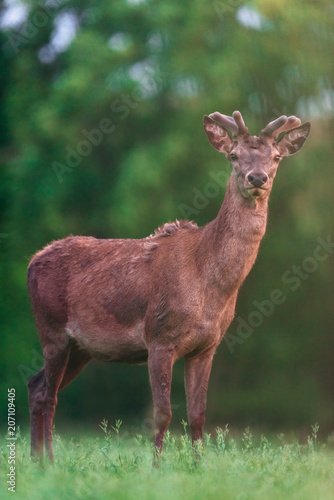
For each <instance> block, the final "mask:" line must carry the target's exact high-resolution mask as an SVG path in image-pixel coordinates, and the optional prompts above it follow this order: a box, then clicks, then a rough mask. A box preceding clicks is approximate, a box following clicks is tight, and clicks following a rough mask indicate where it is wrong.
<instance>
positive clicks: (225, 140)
mask: <svg viewBox="0 0 334 500" xmlns="http://www.w3.org/2000/svg"><path fill="white" fill-rule="evenodd" d="M203 124H204V130H205V132H206V135H207V136H208V139H209V141H210V143H211V145H212V146H213V147H214V148H215V149H217V151H220V152H221V153H228V152H229V151H230V150H231V148H232V145H233V141H232V139H231V138H230V136H229V135H228V133H227V132H226V130H225V129H224V128H223V127H222V126H221V125H218V123H216V122H215V121H214V120H212V119H211V118H209V117H208V116H206V115H205V116H204V118H203Z"/></svg>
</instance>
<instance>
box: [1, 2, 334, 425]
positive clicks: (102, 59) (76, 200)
mask: <svg viewBox="0 0 334 500" xmlns="http://www.w3.org/2000/svg"><path fill="white" fill-rule="evenodd" d="M51 3H52V2H49V3H48V6H46V7H45V8H44V10H43V8H42V7H41V6H42V4H43V2H40V1H33V2H29V13H28V17H27V19H26V20H25V21H24V22H23V23H22V24H21V25H18V26H16V27H13V28H10V27H8V28H3V29H2V30H1V31H0V47H1V52H0V69H1V71H0V74H1V78H2V86H1V95H0V97H1V99H2V103H3V104H2V107H1V111H0V117H1V120H0V128H1V134H0V144H1V149H2V154H1V159H0V164H1V165H0V168H1V174H0V175H1V181H0V259H1V268H0V294H1V301H0V318H1V336H0V380H1V382H0V400H1V406H0V408H1V416H3V417H5V415H6V413H5V412H6V406H5V404H4V397H5V395H6V394H7V387H8V386H10V387H11V386H15V387H16V390H17V398H18V402H19V412H20V415H19V417H20V419H21V423H22V424H23V425H24V424H25V423H27V420H28V408H27V397H26V387H25V385H26V381H27V378H28V377H29V375H32V374H33V373H34V372H36V371H37V370H38V369H39V368H40V367H41V358H40V349H39V345H38V338H37V335H36V333H35V327H34V323H33V320H32V315H31V311H30V306H29V303H28V297H27V293H26V288H25V279H26V277H25V274H26V267H27V264H28V261H29V258H30V257H31V255H32V254H33V253H34V252H35V251H37V250H38V249H40V248H41V247H43V246H44V245H46V244H47V243H48V242H49V241H50V240H53V239H57V238H62V237H65V236H67V235H68V234H84V235H93V236H96V237H129V238H132V237H142V236H146V235H148V234H150V233H151V232H152V231H153V230H154V229H155V227H157V226H158V225H160V224H161V223H163V222H166V221H168V220H173V219H176V218H182V217H183V214H184V207H185V206H186V207H187V210H186V213H187V214H189V218H190V219H194V220H195V221H196V222H198V223H199V224H200V225H203V224H206V223H207V222H208V221H210V220H212V219H213V218H214V217H215V216H216V214H217V212H218V210H219V207H220V204H221V202H222V199H223V195H224V193H223V189H222V185H221V184H219V185H216V188H217V189H216V193H217V194H216V195H214V196H211V195H206V194H205V193H208V192H210V191H208V183H212V175H213V176H215V175H218V174H220V173H221V172H222V170H223V171H224V172H226V171H229V170H228V169H229V167H227V165H226V161H225V159H224V158H222V157H220V156H219V155H218V154H217V153H216V152H215V151H214V150H213V149H212V148H210V145H209V144H208V142H207V139H206V137H205V134H204V132H203V129H202V123H201V122H202V116H203V115H204V114H205V113H209V112H212V111H215V110H219V111H221V112H223V113H226V114H231V112H232V111H233V110H234V109H240V110H241V111H242V113H243V115H244V117H245V120H246V122H247V125H248V126H249V128H250V131H251V133H254V134H255V133H258V132H259V131H260V130H261V128H263V126H264V125H265V124H266V123H267V122H268V121H269V120H272V119H273V118H275V117H276V116H278V115H281V114H283V113H286V114H294V113H295V114H297V115H298V116H300V117H301V118H302V119H303V121H306V120H310V121H311V122H312V130H311V136H310V138H309V140H308V141H307V143H306V145H305V147H304V148H303V150H302V151H301V152H300V153H299V154H298V155H297V156H296V157H294V158H289V159H286V160H285V161H284V162H283V164H282V165H281V167H280V169H279V172H278V175H277V179H276V181H275V185H274V189H273V193H272V196H271V203H270V221H269V226H268V231H267V236H266V238H265V240H264V241H263V244H262V247H261V250H260V254H259V257H258V260H257V263H256V265H255V267H254V269H253V271H252V273H251V275H250V276H249V278H248V279H247V282H246V283H245V285H244V287H243V288H242V290H241V292H240V296H239V302H238V306H237V313H236V319H235V322H234V323H233V324H232V325H231V327H230V329H229V333H230V334H231V335H232V336H233V338H234V340H236V342H234V343H233V345H232V347H233V349H230V348H229V347H231V344H228V343H227V342H224V341H223V344H222V347H221V348H220V349H219V351H218V353H217V356H216V358H215V363H214V367H213V372H212V379H211V385H210V390H209V398H208V419H207V421H208V423H211V424H213V425H222V423H223V422H226V421H227V420H228V421H233V423H235V424H238V425H240V426H247V425H255V426H262V425H267V426H268V427H269V428H271V429H274V428H275V429H277V428H282V427H291V426H305V425H306V424H307V425H309V423H310V422H311V421H316V420H318V421H319V422H320V424H321V425H322V426H330V425H332V416H333V394H334V390H333V389H334V387H333V382H332V381H333V380H334V373H333V366H334V364H333V356H334V351H333V340H332V337H333V302H332V300H333V299H332V291H333V284H332V277H333V253H327V254H326V253H325V251H324V250H322V256H324V259H323V260H321V261H316V262H315V264H314V266H315V268H314V270H311V271H309V272H308V271H305V267H306V268H308V269H312V262H313V261H312V258H314V257H313V256H314V252H315V249H316V248H317V245H318V242H317V238H318V237H321V238H323V239H324V240H326V239H327V238H328V237H330V238H331V239H332V241H333V240H334V236H333V235H334V232H333V204H332V201H333V193H332V191H333V187H332V186H333V184H334V171H333V166H332V157H333V140H332V137H333V124H334V122H333V108H334V100H333V95H334V93H333V81H334V66H333V64H332V57H333V54H332V33H333V28H334V26H333V19H334V18H333V15H332V13H333V5H332V2H331V1H330V0H322V1H321V2H314V1H313V0H303V1H302V0H299V1H295V2H291V1H288V0H275V1H271V2H267V1H264V0H253V1H240V2H238V1H232V0H231V1H225V0H224V1H220V0H218V1H208V0H204V1H193V2H179V1H177V0H164V1H163V2H154V1H152V0H146V1H145V0H144V1H140V2H132V1H125V0H119V1H113V2H105V1H102V0H96V1H94V2H90V1H87V0H85V1H78V0H70V1H67V2H53V3H52V5H53V6H52V7H50V4H51ZM1 9H2V10H5V7H4V6H2V7H1ZM41 12H42V15H44V16H46V18H47V22H46V23H45V25H44V26H42V27H40V28H37V29H35V32H34V34H32V35H30V36H25V37H24V34H25V33H26V31H25V30H27V29H28V28H30V33H32V31H31V28H34V27H35V28H36V16H37V15H41ZM43 13H44V14H43ZM64 16H65V17H64ZM66 16H72V21H73V19H74V20H75V23H76V26H77V30H76V34H75V37H74V38H73V40H72V42H71V43H70V44H69V45H68V47H66V48H63V49H61V50H60V49H59V50H58V51H57V50H55V46H56V45H55V44H54V38H55V34H56V31H57V29H56V27H57V23H58V25H59V24H60V25H64V23H65V20H64V19H66ZM18 36H20V37H21V39H20V40H21V41H20V43H19V42H18V41H17V40H18V39H17V37H18ZM52 44H53V45H52ZM43 54H44V55H43ZM88 136H89V137H90V139H89V140H88V138H87V137H88ZM87 144H88V145H87ZM87 151H88V153H87ZM217 186H218V187H217ZM211 192H213V191H211ZM198 193H201V194H202V199H203V196H204V201H202V206H201V207H200V208H199V206H198V204H196V196H197V199H198ZM182 207H183V209H182ZM310 259H311V260H310ZM293 266H301V271H302V272H303V273H304V274H303V275H304V276H305V277H304V278H298V276H297V275H296V272H298V271H296V270H293V269H295V268H294V267H293ZM285 273H288V275H287V279H288V280H289V279H290V282H289V281H288V282H286V280H285V281H284V279H283V276H284V275H285ZM291 279H294V280H295V281H294V283H295V284H296V283H297V284H298V286H297V288H295V289H294V287H293V283H292V282H291ZM296 280H297V281H296ZM298 280H299V281H298ZM275 289H280V290H281V291H282V293H283V294H284V297H285V301H284V302H283V303H282V304H280V305H276V306H275V308H274V311H273V312H272V313H271V314H270V315H267V316H266V315H265V314H262V323H261V324H260V325H259V326H257V327H252V326H248V332H249V331H251V334H250V335H248V336H247V338H245V337H242V336H241V335H240V331H239V323H238V318H239V317H240V318H243V319H244V320H245V321H246V322H247V323H248V318H249V315H250V314H252V313H253V312H254V311H258V308H257V307H256V306H255V305H254V300H256V301H258V303H259V302H260V303H263V301H266V300H268V299H269V298H270V296H271V293H272V291H273V290H275ZM127 370H128V371H127ZM127 370H125V369H123V368H122V367H117V366H112V367H110V366H106V367H103V368H101V367H100V366H99V365H97V364H92V366H90V367H88V368H87V370H86V372H84V373H83V374H82V375H80V378H79V381H78V382H74V383H73V385H71V386H70V387H69V388H67V389H66V390H65V391H64V394H61V395H60V398H59V399H60V402H61V404H60V405H59V409H58V411H57V418H58V419H59V421H60V422H64V421H72V422H73V421H77V420H78V418H79V417H80V418H81V419H82V422H86V418H87V422H88V421H94V422H97V421H100V420H101V418H102V415H103V414H108V415H110V413H112V415H111V418H114V417H116V416H117V417H120V418H122V420H124V421H126V419H128V421H129V420H131V419H136V418H138V419H139V420H142V419H143V418H144V416H145V415H146V414H147V412H148V411H149V405H150V402H149V401H150V394H149V387H148V383H147V373H146V370H145V369H142V368H138V369H136V368H131V369H130V368H129V367H128V368H127ZM100 381H102V383H100ZM182 383H183V381H182V375H181V373H179V371H177V375H176V376H175V380H174V386H173V398H174V403H175V406H176V407H177V408H178V409H176V410H175V411H174V413H175V412H176V413H177V412H179V414H178V418H179V420H180V419H181V418H185V416H186V415H185V413H186V412H185V402H184V393H183V388H182ZM106 391H109V392H110V393H111V394H110V397H109V394H106Z"/></svg>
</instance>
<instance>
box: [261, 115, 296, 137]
mask: <svg viewBox="0 0 334 500" xmlns="http://www.w3.org/2000/svg"><path fill="white" fill-rule="evenodd" d="M300 124H301V121H300V119H299V118H297V117H296V116H289V117H287V116H285V115H282V116H280V117H279V118H276V120H273V121H272V122H270V123H268V125H267V126H266V127H265V128H264V129H263V130H262V133H261V135H262V136H265V137H272V138H273V139H277V137H278V136H279V134H280V133H281V132H287V131H288V130H292V129H293V128H296V127H299V125H300Z"/></svg>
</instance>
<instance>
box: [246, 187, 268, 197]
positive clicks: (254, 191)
mask: <svg viewBox="0 0 334 500" xmlns="http://www.w3.org/2000/svg"><path fill="white" fill-rule="evenodd" d="M247 191H248V193H249V195H250V196H251V197H252V198H259V197H260V196H262V195H263V194H264V193H265V192H266V191H267V189H266V188H263V187H251V188H248V189H247Z"/></svg>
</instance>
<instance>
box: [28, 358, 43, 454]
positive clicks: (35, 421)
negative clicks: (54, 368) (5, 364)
mask: <svg viewBox="0 0 334 500" xmlns="http://www.w3.org/2000/svg"><path fill="white" fill-rule="evenodd" d="M28 392H29V410H30V436H31V456H32V457H35V456H36V457H39V458H42V457H43V447H44V437H43V435H44V417H43V410H44V406H43V403H44V394H45V371H44V368H42V369H41V370H40V371H39V372H38V373H36V375H34V376H33V377H31V379H30V380H29V382H28Z"/></svg>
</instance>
